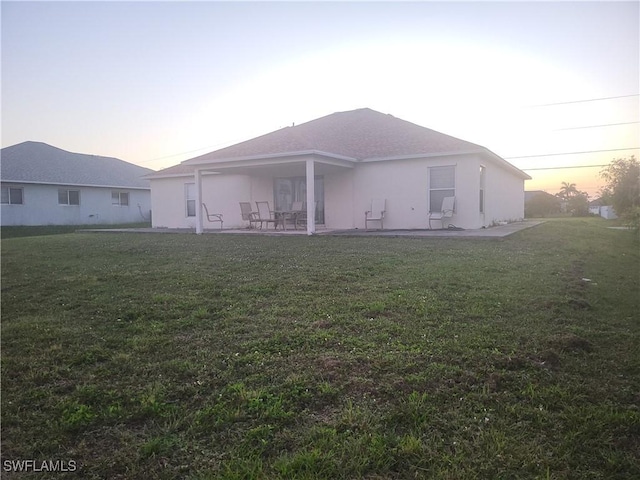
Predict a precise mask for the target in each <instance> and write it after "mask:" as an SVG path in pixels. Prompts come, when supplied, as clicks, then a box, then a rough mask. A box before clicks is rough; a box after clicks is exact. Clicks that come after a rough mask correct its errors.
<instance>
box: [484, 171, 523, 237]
mask: <svg viewBox="0 0 640 480" xmlns="http://www.w3.org/2000/svg"><path fill="white" fill-rule="evenodd" d="M486 167H487V173H486V193H485V212H486V213H485V220H484V226H487V227H489V226H492V225H495V224H496V223H499V222H512V221H518V220H522V219H523V218H524V180H523V179H521V178H518V177H516V176H515V175H512V174H510V173H509V172H507V171H505V170H504V169H502V168H498V167H496V166H495V165H492V164H491V163H489V164H487V165H486Z"/></svg>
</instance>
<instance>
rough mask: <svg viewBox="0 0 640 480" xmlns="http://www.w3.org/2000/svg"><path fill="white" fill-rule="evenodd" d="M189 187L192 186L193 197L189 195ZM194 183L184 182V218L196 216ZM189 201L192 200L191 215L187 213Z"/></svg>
mask: <svg viewBox="0 0 640 480" xmlns="http://www.w3.org/2000/svg"><path fill="white" fill-rule="evenodd" d="M189 187H192V188H193V192H192V193H193V198H190V197H189ZM195 195H196V184H195V183H185V184H184V216H185V217H186V218H196V213H195V212H196V209H195V205H196V197H195ZM189 202H193V215H189Z"/></svg>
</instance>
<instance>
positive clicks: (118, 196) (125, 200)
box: [111, 192, 129, 207]
mask: <svg viewBox="0 0 640 480" xmlns="http://www.w3.org/2000/svg"><path fill="white" fill-rule="evenodd" d="M111 205H119V206H121V207H128V206H129V194H128V193H127V192H111Z"/></svg>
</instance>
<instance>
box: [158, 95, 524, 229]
mask: <svg viewBox="0 0 640 480" xmlns="http://www.w3.org/2000/svg"><path fill="white" fill-rule="evenodd" d="M147 178H149V179H151V201H152V205H153V213H154V214H153V226H154V227H172V228H178V227H182V228H184V227H192V228H193V227H195V228H196V231H197V232H201V231H202V228H203V226H208V224H207V222H206V219H203V214H202V209H201V208H196V207H197V206H199V205H201V204H202V203H204V204H206V206H207V207H208V210H209V212H214V211H215V212H216V213H222V214H223V215H224V225H225V227H241V226H246V225H247V223H246V222H244V221H243V220H242V217H241V211H240V207H239V202H242V201H246V202H251V203H252V204H253V205H255V202H256V201H263V200H267V201H269V203H270V205H271V208H272V209H273V210H287V209H290V208H291V205H292V203H293V202H294V201H304V202H306V205H307V213H308V214H307V233H309V234H312V233H314V231H315V226H316V225H324V226H325V227H326V228H329V229H353V228H365V211H367V210H368V209H369V208H370V206H371V200H372V199H374V198H380V199H385V200H386V213H385V216H384V227H385V228H387V229H424V228H427V227H428V224H429V221H428V219H429V211H439V210H440V208H441V205H442V199H443V198H445V197H448V196H455V198H456V204H455V214H454V215H453V218H450V219H447V220H446V223H445V227H447V225H448V224H454V225H456V226H458V227H462V228H467V229H475V228H481V227H484V226H491V225H494V224H496V223H499V222H509V221H514V220H520V219H522V218H523V217H524V181H525V180H526V179H529V178H530V177H529V176H528V175H527V174H526V173H524V172H522V171H521V170H519V169H517V168H516V167H514V166H513V165H511V164H510V163H508V162H507V161H505V160H504V159H502V158H500V157H499V156H498V155H496V154H494V153H492V152H491V151H489V150H487V149H486V148H484V147H481V146H479V145H475V144H473V143H469V142H466V141H464V140H459V139H457V138H454V137H450V136H448V135H444V134H442V133H439V132H435V131H433V130H429V129H428V128H424V127H421V126H418V125H415V124H413V123H410V122H407V121H404V120H401V119H399V118H395V117H393V116H391V115H386V114H382V113H379V112H376V111H374V110H370V109H368V108H364V109H359V110H353V111H348V112H339V113H334V114H331V115H328V116H325V117H322V118H319V119H316V120H312V121H310V122H307V123H304V124H301V125H297V126H293V127H286V128H283V129H281V130H277V131H275V132H272V133H269V134H266V135H263V136H260V137H257V138H254V139H252V140H248V141H246V142H242V143H238V144H236V145H232V146H230V147H226V148H223V149H221V150H217V151H214V152H211V153H208V154H205V155H202V156H199V157H196V158H192V159H190V160H186V161H184V162H182V163H181V164H179V165H176V166H174V167H170V168H167V169H165V170H161V171H158V172H156V173H153V174H151V175H149V176H148V177H147ZM310 179H313V181H312V182H310V181H309V180H310ZM314 219H315V223H314Z"/></svg>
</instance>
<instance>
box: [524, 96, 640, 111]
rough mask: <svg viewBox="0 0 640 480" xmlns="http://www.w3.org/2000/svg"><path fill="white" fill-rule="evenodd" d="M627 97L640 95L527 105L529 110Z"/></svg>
mask: <svg viewBox="0 0 640 480" xmlns="http://www.w3.org/2000/svg"><path fill="white" fill-rule="evenodd" d="M629 97H640V93H634V94H631V95H617V96H615V97H600V98H587V99H584V100H571V101H569V102H556V103H543V104H540V105H529V107H530V108H533V107H551V106H554V105H569V104H571V103H586V102H599V101H601V100H614V99H617V98H629Z"/></svg>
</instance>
